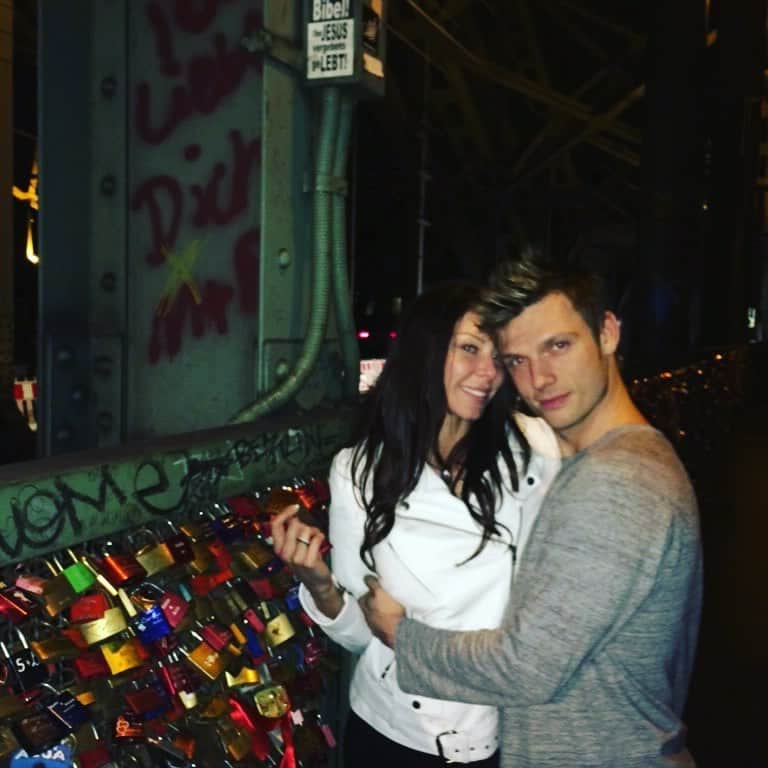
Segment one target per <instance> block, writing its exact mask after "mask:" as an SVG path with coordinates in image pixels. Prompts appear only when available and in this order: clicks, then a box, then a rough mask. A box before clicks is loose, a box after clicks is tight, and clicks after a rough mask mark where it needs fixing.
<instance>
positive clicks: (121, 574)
mask: <svg viewBox="0 0 768 768" xmlns="http://www.w3.org/2000/svg"><path fill="white" fill-rule="evenodd" d="M98 565H99V568H100V570H101V571H102V573H103V574H104V576H106V577H107V579H108V581H109V582H110V583H111V584H112V585H113V586H115V587H126V586H129V585H131V584H135V583H137V582H139V581H144V579H145V577H146V575H147V572H146V571H145V570H144V566H142V564H141V563H139V562H138V560H136V558H135V557H134V556H133V555H132V554H131V553H129V552H124V551H123V552H120V551H118V550H116V549H115V548H114V547H113V546H112V544H111V543H110V542H108V544H107V547H106V548H105V549H104V551H103V552H102V556H101V561H100V562H99V563H98Z"/></svg>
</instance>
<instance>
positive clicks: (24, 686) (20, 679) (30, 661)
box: [0, 627, 51, 693]
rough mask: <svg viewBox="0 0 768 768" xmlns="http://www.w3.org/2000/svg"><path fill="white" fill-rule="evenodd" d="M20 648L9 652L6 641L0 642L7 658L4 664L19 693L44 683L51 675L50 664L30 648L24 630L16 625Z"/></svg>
mask: <svg viewBox="0 0 768 768" xmlns="http://www.w3.org/2000/svg"><path fill="white" fill-rule="evenodd" d="M15 629H16V634H17V636H18V638H19V643H20V645H21V647H20V648H17V649H15V650H14V651H13V652H9V651H8V649H7V648H6V646H5V643H1V642H0V650H2V652H3V657H4V658H5V661H4V664H5V666H6V667H7V668H8V677H7V679H8V682H9V684H10V686H11V688H12V689H13V690H14V691H16V692H17V693H18V692H20V691H26V690H28V689H29V688H35V687H36V686H38V685H40V684H41V683H44V682H45V681H46V680H48V679H49V678H50V676H51V674H50V671H49V670H48V665H47V664H44V663H42V662H41V661H40V659H39V657H38V656H37V655H36V654H35V653H34V652H33V651H32V650H31V649H30V647H29V643H28V642H27V638H26V636H25V635H24V632H23V631H22V630H21V629H20V628H19V627H16V628H15Z"/></svg>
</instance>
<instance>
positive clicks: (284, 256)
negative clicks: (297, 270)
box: [277, 248, 291, 269]
mask: <svg viewBox="0 0 768 768" xmlns="http://www.w3.org/2000/svg"><path fill="white" fill-rule="evenodd" d="M277 264H278V266H279V267H280V269H285V268H286V267H289V266H290V265H291V254H290V253H288V249H287V248H281V249H280V250H279V251H278V252H277Z"/></svg>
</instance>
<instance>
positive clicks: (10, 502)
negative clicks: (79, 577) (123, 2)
mask: <svg viewBox="0 0 768 768" xmlns="http://www.w3.org/2000/svg"><path fill="white" fill-rule="evenodd" d="M353 414H354V408H353V407H342V408H336V409H333V410H332V411H325V410H316V411H314V412H313V413H312V414H311V415H308V416H305V417H297V416H291V417H290V418H286V419H281V420H277V419H274V420H272V421H267V420H262V421H260V422H259V423H258V424H247V425H238V426H229V427H222V428H218V429H213V430H206V431H202V432H197V433H190V434H187V435H179V436H176V437H173V438H165V439H161V440H157V441H153V442H150V443H146V444H142V445H138V446H123V447H121V448H115V449H101V450H99V451H93V452H88V453H83V454H79V455H74V456H71V457H66V458H65V457H59V458H55V459H48V460H46V461H38V462H30V463H28V464H26V465H25V464H15V465H8V466H5V467H2V468H0V565H6V564H8V563H13V562H19V561H24V560H28V559H30V558H34V557H38V556H40V555H44V554H46V553H48V552H51V551H55V550H59V549H62V548H64V547H67V546H70V545H74V544H79V543H81V542H84V541H89V540H93V539H98V538H101V537H104V536H110V535H113V534H117V533H119V532H120V531H124V530H126V529H130V528H135V527H137V526H141V525H142V524H146V523H147V522H148V521H151V520H156V519H181V518H183V517H184V516H186V515H189V514H190V513H192V512H194V511H196V510H199V509H201V508H205V507H206V506H208V505H210V504H212V503H213V502H215V501H220V500H223V499H226V498H228V497H230V496H234V495H237V494H242V493H247V492H250V491H254V490H262V489H264V488H266V487H268V486H274V485H278V484H281V483H288V482H290V481H291V480H292V479H293V478H297V477H302V476H304V477H305V476H307V475H309V474H318V475H322V474H324V473H325V472H326V471H327V468H328V466H329V463H330V459H331V457H332V456H333V454H334V453H335V452H336V451H337V450H338V449H339V448H340V447H341V446H342V445H343V444H344V442H345V441H346V440H347V439H348V437H349V425H350V423H351V422H352V416H353Z"/></svg>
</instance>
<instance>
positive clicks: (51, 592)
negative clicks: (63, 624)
mask: <svg viewBox="0 0 768 768" xmlns="http://www.w3.org/2000/svg"><path fill="white" fill-rule="evenodd" d="M44 562H45V564H46V566H47V567H48V569H49V570H50V572H51V574H52V578H50V579H48V580H47V581H46V582H45V585H44V586H43V594H42V598H43V601H44V602H45V611H46V613H47V614H48V615H49V616H51V617H53V616H58V615H59V614H60V613H61V611H62V610H64V608H66V607H67V606H68V605H69V604H70V603H71V602H72V601H73V600H74V599H75V598H76V597H77V592H75V590H74V589H73V588H72V585H71V584H70V583H69V581H68V580H67V577H66V576H65V575H64V574H63V573H62V571H61V570H60V569H58V568H56V567H55V566H54V565H53V563H51V562H50V560H45V561H44Z"/></svg>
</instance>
